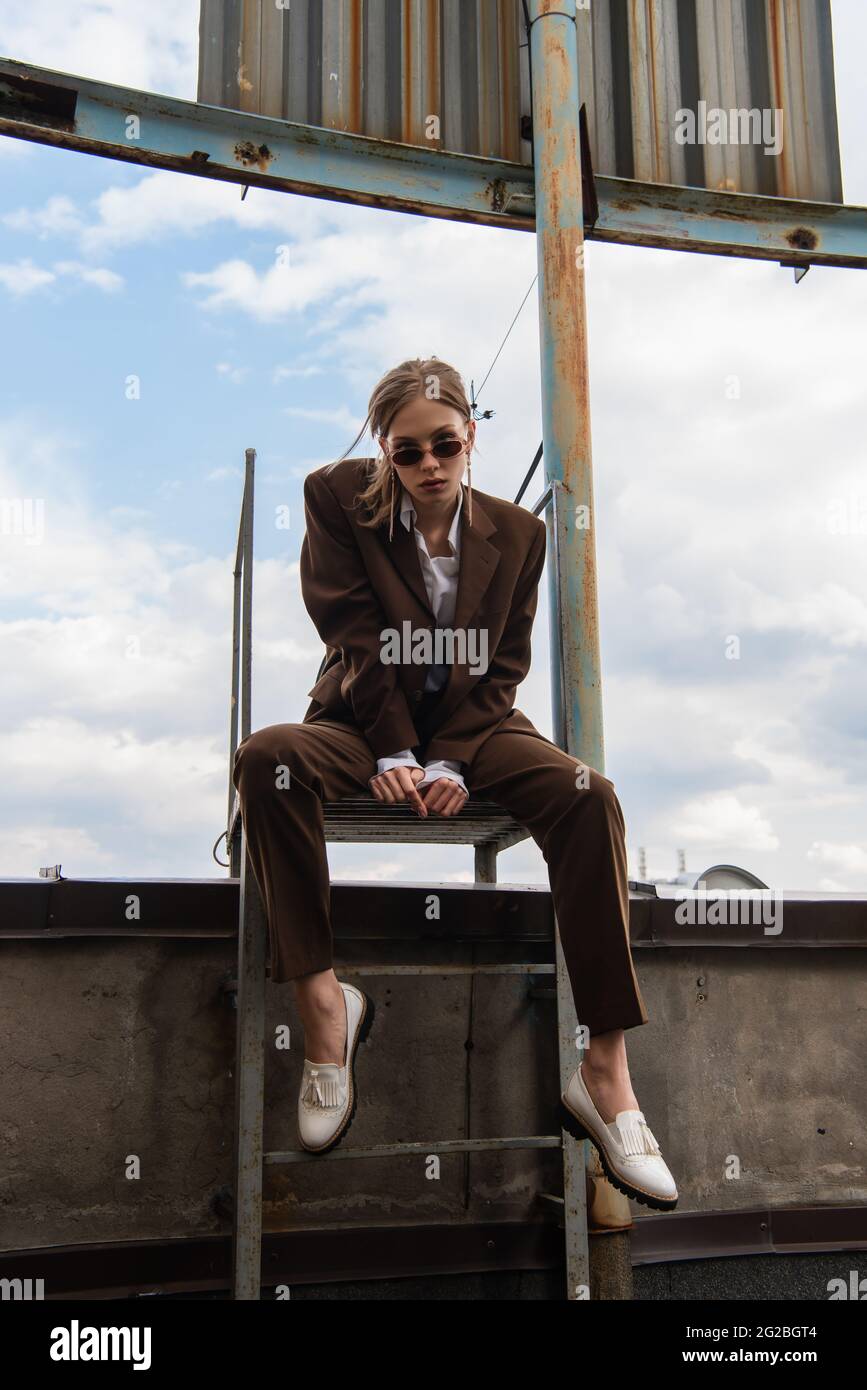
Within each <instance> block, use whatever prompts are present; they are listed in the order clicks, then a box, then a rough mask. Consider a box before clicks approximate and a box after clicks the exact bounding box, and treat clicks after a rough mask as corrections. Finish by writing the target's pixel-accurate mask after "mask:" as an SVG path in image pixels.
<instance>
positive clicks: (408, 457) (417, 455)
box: [389, 439, 467, 468]
mask: <svg viewBox="0 0 867 1390" xmlns="http://www.w3.org/2000/svg"><path fill="white" fill-rule="evenodd" d="M466 443H467V441H466V440H465V439H438V440H437V442H436V443H435V444H432V445H431V448H430V452H431V453H432V454H433V456H434V458H438V459H453V458H456V457H457V455H458V454H459V453H461V452H462V450H463V449H464V448H465V447H466ZM427 452H428V451H427V450H426V449H419V447H418V445H417V444H403V445H402V446H401V447H400V448H398V449H395V450H394V451H393V452H392V453H391V454H389V458H390V459H391V461H392V463H396V464H397V466H398V468H412V467H413V465H414V464H416V463H421V461H422V459H423V458H424V456H425V454H426V453H427Z"/></svg>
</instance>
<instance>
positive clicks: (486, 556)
mask: <svg viewBox="0 0 867 1390" xmlns="http://www.w3.org/2000/svg"><path fill="white" fill-rule="evenodd" d="M369 462H370V461H369V460H367V459H344V460H343V461H342V462H340V463H332V464H326V465H325V466H324V467H322V468H317V469H315V470H314V472H312V473H309V474H308V475H307V478H306V479H305V482H304V511H305V517H306V521H307V533H306V535H305V537H304V542H303V545H302V547H301V567H300V568H301V593H302V596H303V598H304V603H305V606H306V608H307V611H308V613H309V614H310V616H311V618H312V619H313V622H314V623H315V625H316V629H317V631H318V633H319V635H320V637H321V638H322V640H323V642H324V643H325V644H326V654H325V666H324V669H323V671H322V674H321V675H320V677H319V679H318V680H317V682H316V684H315V685H314V686H313V688H312V690H310V691H309V692H308V694H309V695H310V696H311V698H312V701H313V703H312V704H311V705H310V707H309V708H308V710H307V712H306V713H305V715H304V722H307V721H308V720H309V719H310V717H311V716H312V715H313V714H314V713H315V712H318V711H319V710H322V709H324V710H325V711H326V712H327V713H326V716H325V717H327V714H328V713H330V714H333V715H334V717H335V718H338V719H342V720H347V719H348V720H351V721H354V722H355V723H356V724H357V726H358V727H359V728H360V729H361V731H362V733H363V734H364V736H365V738H366V739H367V741H368V743H369V744H370V747H371V749H372V750H373V753H374V755H375V756H376V757H377V758H386V757H390V756H391V755H392V754H394V753H397V752H399V751H400V749H402V748H414V747H416V746H417V745H418V744H419V743H420V742H421V739H420V737H419V734H418V731H417V730H416V728H415V726H414V725H413V709H414V708H417V707H418V706H419V704H420V702H421V699H422V693H423V688H424V683H425V677H426V676H427V672H428V667H427V666H425V665H414V664H405V665H389V664H387V663H384V662H383V661H382V660H381V659H380V655H381V651H382V639H381V636H380V634H381V633H382V632H383V630H384V629H386V628H396V629H397V630H398V631H399V632H400V631H402V630H403V629H402V626H401V625H402V623H403V622H404V621H405V620H407V619H408V620H409V621H410V622H411V624H412V628H413V629H414V630H416V629H419V628H428V629H430V630H433V629H434V628H435V627H436V625H437V623H436V618H435V616H434V614H433V612H432V610H431V608H430V606H429V603H428V596H427V591H426V589H425V583H424V576H423V574H422V570H421V565H420V563H419V558H418V551H417V548H416V541H415V537H414V536H413V534H412V532H411V531H408V530H407V529H406V527H405V526H404V524H403V522H402V521H401V520H400V518H399V517H398V516H397V515H395V519H394V537H393V539H392V540H391V541H389V539H388V523H387V522H385V523H383V524H382V525H381V526H378V527H376V528H373V527H369V526H368V527H365V526H360V525H359V523H358V512H357V511H356V510H355V509H354V508H353V498H354V496H355V494H356V493H358V492H360V491H361V490H362V488H363V487H364V486H365V476H364V467H365V465H366V464H367V463H369ZM460 525H461V533H460V534H461V564H460V573H459V577H458V592H457V603H456V607H455V616H454V619H453V621H452V624H451V626H452V628H454V629H460V628H464V629H467V628H481V629H487V642H488V665H487V669H486V670H485V671H484V673H482V674H479V673H478V672H476V673H474V672H473V671H472V670H471V669H470V665H469V663H466V664H460V663H458V662H455V663H454V664H453V665H452V667H451V670H450V672H449V679H448V683H447V684H446V686H445V688H444V690H443V692H442V696H441V699H440V700H439V702H438V704H437V706H436V710H435V714H434V718H433V721H432V723H431V725H430V726H429V727H430V729H432V733H430V734H429V741H428V742H427V745H426V750H425V758H426V759H427V760H431V761H432V760H434V759H439V758H453V759H457V760H459V761H461V762H464V763H471V762H472V760H473V758H474V757H475V754H476V752H477V751H478V749H479V748H480V747H481V745H482V744H483V743H484V741H485V739H486V738H488V737H489V735H490V734H492V733H493V732H494V730H495V729H496V728H497V726H498V725H499V724H501V723H502V721H503V720H504V719H505V718H506V716H507V715H508V713H509V711H510V710H511V709H512V707H513V705H514V701H515V690H516V688H517V686H519V685H520V683H521V681H522V680H523V679H524V677H525V676H526V674H527V671H528V670H529V667H530V632H531V629H532V626H533V618H534V615H535V612H536V600H537V590H538V584H539V576H540V575H541V573H542V567H543V565H544V563H545V523H544V522H543V521H540V520H539V518H538V517H536V516H534V515H533V513H532V512H529V511H526V510H525V509H524V508H523V507H518V506H515V505H514V504H513V503H512V502H505V501H503V500H502V498H499V497H491V496H489V495H488V494H487V493H484V492H481V493H480V492H477V491H476V489H475V488H473V524H472V526H470V525H468V523H467V507H466V488H464V506H463V508H462V511H461V521H460ZM320 717H323V716H322V715H320Z"/></svg>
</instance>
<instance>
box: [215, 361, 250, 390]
mask: <svg viewBox="0 0 867 1390" xmlns="http://www.w3.org/2000/svg"><path fill="white" fill-rule="evenodd" d="M215 370H216V372H217V375H218V376H224V377H225V378H226V380H227V381H231V383H232V385H233V386H240V384H241V382H242V381H243V380H244V378H245V377H248V376H249V375H250V368H249V367H233V366H232V364H231V362H218V363H217V364H216V369H215Z"/></svg>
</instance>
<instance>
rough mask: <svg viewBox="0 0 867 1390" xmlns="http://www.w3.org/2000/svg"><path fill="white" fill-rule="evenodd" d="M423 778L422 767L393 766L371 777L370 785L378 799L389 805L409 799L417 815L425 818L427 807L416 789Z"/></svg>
mask: <svg viewBox="0 0 867 1390" xmlns="http://www.w3.org/2000/svg"><path fill="white" fill-rule="evenodd" d="M423 778H424V769H423V768H421V767H392V768H389V770H388V772H380V773H379V775H378V776H376V777H371V779H370V781H369V783H368V786H369V787H370V790H371V791H372V792H373V795H374V796H375V797H376V799H377V801H384V802H385V803H386V804H387V805H388V806H393V805H395V804H396V803H397V802H398V801H408V802H409V804H410V806H411V807H412V809H413V810H414V811H415V813H416V815H417V816H421V817H422V819H424V817H425V816H426V815H427V813H428V811H427V807H426V805H425V803H424V802H423V801H422V799H421V797H420V796H419V794H418V792H417V791H416V789H415V788H416V783H417V782H421V781H422V779H423ZM434 786H436V783H434Z"/></svg>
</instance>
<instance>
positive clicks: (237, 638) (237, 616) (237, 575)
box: [226, 478, 247, 873]
mask: <svg viewBox="0 0 867 1390" xmlns="http://www.w3.org/2000/svg"><path fill="white" fill-rule="evenodd" d="M246 495H247V481H246V478H245V479H244V491H243V493H242V495H241V511H240V515H239V517H238V542H237V545H236V547H235V568H234V569H233V571H232V693H231V696H230V699H229V800H228V806H227V808H226V825H227V826H228V828H229V835H230V836H231V833H232V808H233V806H234V803H235V787H234V784H233V782H232V768H233V766H234V763H235V751H236V749H237V747H238V682H239V675H240V667H241V631H240V628H241V574H242V572H243V571H242V555H243V550H242V547H243V537H244V499H245V498H246ZM229 871H230V873H231V862H230V870H229Z"/></svg>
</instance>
